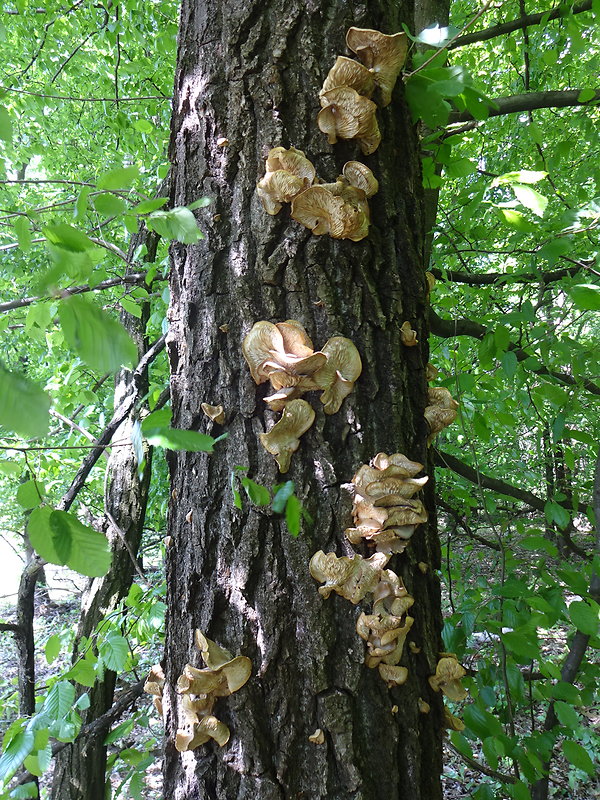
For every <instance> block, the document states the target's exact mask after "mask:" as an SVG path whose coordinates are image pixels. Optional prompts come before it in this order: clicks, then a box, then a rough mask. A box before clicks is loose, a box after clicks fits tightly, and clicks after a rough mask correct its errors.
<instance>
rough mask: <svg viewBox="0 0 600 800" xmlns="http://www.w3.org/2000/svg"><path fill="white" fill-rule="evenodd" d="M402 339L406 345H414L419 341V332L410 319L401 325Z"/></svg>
mask: <svg viewBox="0 0 600 800" xmlns="http://www.w3.org/2000/svg"><path fill="white" fill-rule="evenodd" d="M400 340H401V342H402V344H403V345H404V346H405V347H414V346H415V345H416V344H418V343H419V340H418V339H417V332H416V331H413V329H412V328H411V326H410V322H408V320H407V321H406V322H403V323H402V325H401V326H400Z"/></svg>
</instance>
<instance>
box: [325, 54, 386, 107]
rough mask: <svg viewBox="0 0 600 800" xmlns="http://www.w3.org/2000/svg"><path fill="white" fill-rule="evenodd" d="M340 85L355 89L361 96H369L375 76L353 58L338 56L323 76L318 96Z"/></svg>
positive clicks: (373, 89)
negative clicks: (323, 79) (324, 76)
mask: <svg viewBox="0 0 600 800" xmlns="http://www.w3.org/2000/svg"><path fill="white" fill-rule="evenodd" d="M340 86H347V87H349V88H350V89H355V90H356V91H357V92H358V94H361V95H362V96H363V97H371V95H372V94H373V92H374V91H375V78H374V77H373V74H372V73H371V72H369V70H368V69H367V68H366V67H365V66H364V65H363V64H359V63H358V61H354V59H353V58H346V56H338V57H337V59H336V61H335V64H334V65H333V67H332V68H331V69H330V70H329V73H328V74H327V77H326V78H325V81H324V83H323V88H322V89H321V91H320V92H319V97H320V96H321V95H322V94H325V92H329V91H330V90H331V89H339V88H340Z"/></svg>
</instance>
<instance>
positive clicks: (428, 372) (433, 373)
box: [425, 361, 440, 381]
mask: <svg viewBox="0 0 600 800" xmlns="http://www.w3.org/2000/svg"><path fill="white" fill-rule="evenodd" d="M439 374H440V371H439V369H438V368H437V367H436V366H434V365H433V364H432V363H431V361H429V362H428V364H427V366H426V367H425V377H426V379H427V380H428V381H434V380H435V379H436V378H437V376H438V375H439Z"/></svg>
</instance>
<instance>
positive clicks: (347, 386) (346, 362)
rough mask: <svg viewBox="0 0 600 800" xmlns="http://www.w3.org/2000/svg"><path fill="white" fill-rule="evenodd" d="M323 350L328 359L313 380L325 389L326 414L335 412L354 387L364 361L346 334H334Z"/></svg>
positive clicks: (322, 398)
mask: <svg viewBox="0 0 600 800" xmlns="http://www.w3.org/2000/svg"><path fill="white" fill-rule="evenodd" d="M321 352H322V353H325V355H326V356H327V361H326V362H325V364H323V366H322V367H321V368H320V369H319V370H317V372H315V373H314V375H313V380H314V382H315V383H316V385H317V386H318V387H319V388H320V389H323V394H322V395H321V402H322V403H323V405H324V409H323V410H324V411H325V413H326V414H335V413H336V412H337V411H339V409H340V406H341V405H342V403H343V401H344V399H345V398H346V397H348V395H349V394H350V392H351V391H352V389H353V388H354V384H355V382H356V381H357V380H358V378H359V376H360V373H361V372H362V361H361V360H360V353H359V352H358V350H357V349H356V347H355V346H354V344H353V343H352V342H351V341H350V339H346V338H345V337H344V336H333V337H332V338H331V339H329V340H328V341H327V342H326V343H325V345H324V347H323V349H322V351H321Z"/></svg>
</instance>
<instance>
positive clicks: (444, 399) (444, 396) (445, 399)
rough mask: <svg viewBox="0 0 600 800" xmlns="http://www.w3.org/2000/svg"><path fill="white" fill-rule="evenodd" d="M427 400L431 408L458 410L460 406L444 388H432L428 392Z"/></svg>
mask: <svg viewBox="0 0 600 800" xmlns="http://www.w3.org/2000/svg"><path fill="white" fill-rule="evenodd" d="M427 399H428V401H429V405H430V406H438V407H439V408H447V409H457V408H458V405H459V404H458V403H457V402H456V400H455V399H454V398H453V397H452V395H451V394H450V392H449V391H448V389H445V388H444V387H443V386H432V387H430V388H429V389H428V390H427Z"/></svg>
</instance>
